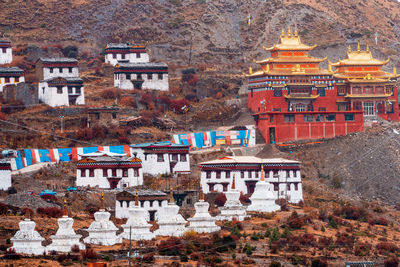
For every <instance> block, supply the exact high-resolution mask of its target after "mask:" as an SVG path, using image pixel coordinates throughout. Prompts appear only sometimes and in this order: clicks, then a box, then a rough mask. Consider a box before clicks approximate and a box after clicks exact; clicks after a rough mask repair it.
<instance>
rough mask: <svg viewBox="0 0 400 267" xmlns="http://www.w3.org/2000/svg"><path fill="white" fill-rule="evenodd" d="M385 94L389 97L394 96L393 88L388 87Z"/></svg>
mask: <svg viewBox="0 0 400 267" xmlns="http://www.w3.org/2000/svg"><path fill="white" fill-rule="evenodd" d="M385 94H387V95H393V88H392V87H391V86H386V88H385Z"/></svg>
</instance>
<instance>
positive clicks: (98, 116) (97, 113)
mask: <svg viewBox="0 0 400 267" xmlns="http://www.w3.org/2000/svg"><path fill="white" fill-rule="evenodd" d="M94 115H95V117H96V120H100V113H99V112H96V113H95V114H94Z"/></svg>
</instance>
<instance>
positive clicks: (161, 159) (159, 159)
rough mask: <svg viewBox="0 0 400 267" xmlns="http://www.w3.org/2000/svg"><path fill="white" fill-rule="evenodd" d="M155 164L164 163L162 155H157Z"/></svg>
mask: <svg viewBox="0 0 400 267" xmlns="http://www.w3.org/2000/svg"><path fill="white" fill-rule="evenodd" d="M157 162H164V154H157Z"/></svg>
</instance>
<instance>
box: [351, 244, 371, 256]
mask: <svg viewBox="0 0 400 267" xmlns="http://www.w3.org/2000/svg"><path fill="white" fill-rule="evenodd" d="M370 251H371V244H367V243H362V242H360V243H357V244H356V245H355V246H354V255H355V256H361V257H364V256H369V254H370Z"/></svg>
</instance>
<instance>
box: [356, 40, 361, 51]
mask: <svg viewBox="0 0 400 267" xmlns="http://www.w3.org/2000/svg"><path fill="white" fill-rule="evenodd" d="M360 50H361V49H360V42H357V51H358V52H360Z"/></svg>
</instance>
